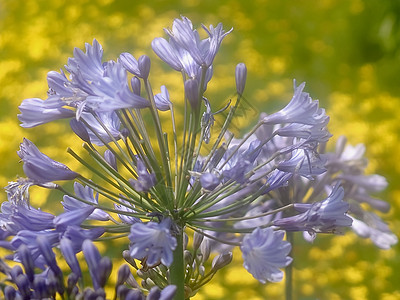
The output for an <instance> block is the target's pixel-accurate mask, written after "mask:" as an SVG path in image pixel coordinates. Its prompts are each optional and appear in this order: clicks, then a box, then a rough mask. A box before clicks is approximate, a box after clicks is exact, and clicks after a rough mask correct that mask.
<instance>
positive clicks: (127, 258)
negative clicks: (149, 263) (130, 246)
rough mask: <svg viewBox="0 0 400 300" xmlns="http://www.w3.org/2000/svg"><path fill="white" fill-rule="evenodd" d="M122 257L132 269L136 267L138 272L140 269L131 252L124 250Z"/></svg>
mask: <svg viewBox="0 0 400 300" xmlns="http://www.w3.org/2000/svg"><path fill="white" fill-rule="evenodd" d="M122 257H123V258H124V259H125V261H126V262H127V263H128V264H130V265H131V266H132V267H134V268H135V269H136V270H137V269H139V268H138V267H137V265H136V262H135V260H134V259H133V257H132V256H131V254H130V251H129V250H124V251H122Z"/></svg>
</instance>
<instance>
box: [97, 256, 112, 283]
mask: <svg viewBox="0 0 400 300" xmlns="http://www.w3.org/2000/svg"><path fill="white" fill-rule="evenodd" d="M98 270H99V283H100V286H101V287H104V286H105V285H106V283H107V280H108V277H110V274H111V271H112V262H111V259H110V258H109V257H107V256H105V257H103V258H102V259H101V260H100V262H99V266H98Z"/></svg>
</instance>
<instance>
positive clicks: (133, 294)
mask: <svg viewBox="0 0 400 300" xmlns="http://www.w3.org/2000/svg"><path fill="white" fill-rule="evenodd" d="M143 299H144V298H143V295H142V293H141V292H140V291H139V290H132V289H131V290H128V293H127V294H126V297H125V300H143Z"/></svg>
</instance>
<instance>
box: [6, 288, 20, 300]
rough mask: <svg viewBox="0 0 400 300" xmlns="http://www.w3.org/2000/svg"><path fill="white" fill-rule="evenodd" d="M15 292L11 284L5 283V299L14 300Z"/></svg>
mask: <svg viewBox="0 0 400 300" xmlns="http://www.w3.org/2000/svg"><path fill="white" fill-rule="evenodd" d="M16 293H17V291H16V290H15V289H14V288H13V287H12V286H11V285H6V287H5V288H4V298H5V299H6V300H14V299H15V296H16Z"/></svg>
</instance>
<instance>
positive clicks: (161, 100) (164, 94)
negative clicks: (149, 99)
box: [154, 85, 172, 111]
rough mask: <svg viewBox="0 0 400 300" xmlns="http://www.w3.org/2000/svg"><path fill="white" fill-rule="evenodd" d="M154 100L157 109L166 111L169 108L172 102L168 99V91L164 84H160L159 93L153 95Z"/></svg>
mask: <svg viewBox="0 0 400 300" xmlns="http://www.w3.org/2000/svg"><path fill="white" fill-rule="evenodd" d="M154 101H155V103H156V107H157V109H159V110H161V111H166V110H169V109H171V106H172V103H171V101H170V100H169V93H168V90H167V88H166V87H165V85H162V86H161V93H159V94H155V95H154Z"/></svg>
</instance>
